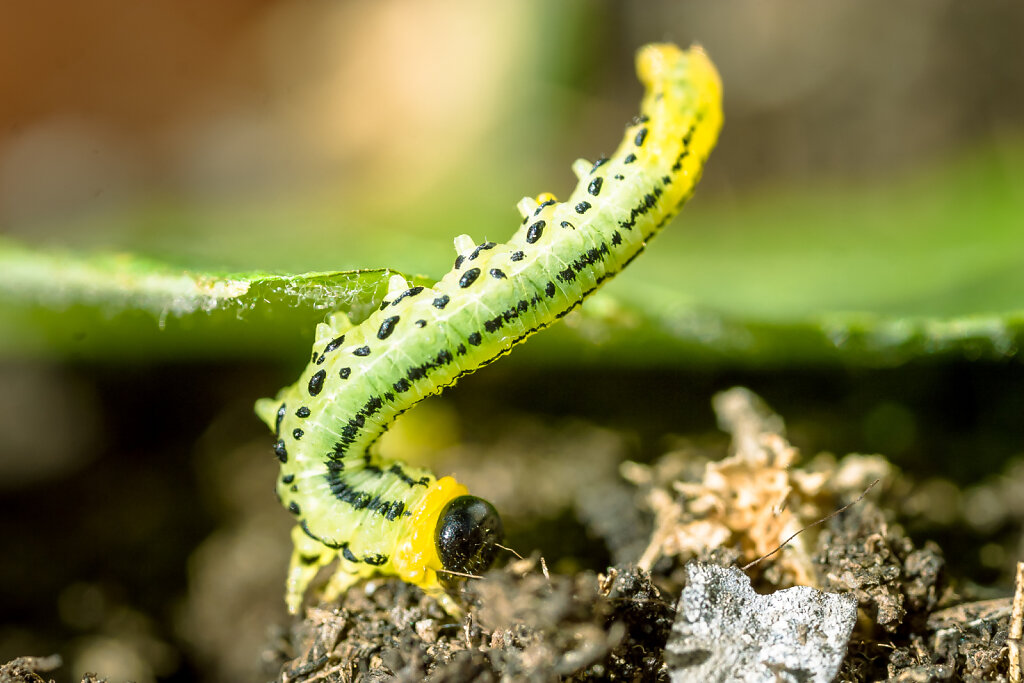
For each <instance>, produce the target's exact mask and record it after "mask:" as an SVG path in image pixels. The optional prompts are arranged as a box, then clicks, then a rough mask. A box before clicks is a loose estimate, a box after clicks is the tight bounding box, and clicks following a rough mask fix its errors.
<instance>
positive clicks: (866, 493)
mask: <svg viewBox="0 0 1024 683" xmlns="http://www.w3.org/2000/svg"><path fill="white" fill-rule="evenodd" d="M879 481H881V479H875V480H874V481H873V482H871V483H870V484H868V487H867V488H866V489H864V492H863V493H861V494H860V495H859V496H857V497H856V498H855V499H854V500H851V501H850V502H849V503H847V504H846V505H844V506H843V507H841V508H839V509H838V510H833V511H832V512H830V513H829V514H827V515H825V516H824V517H822V518H821V519H819V520H817V521H816V522H811V523H810V524H808V525H807V526H805V527H802V528H801V529H799V530H798V531H796V532H795V533H794V534H793V535H792V536H790V537H789V538H787V539H786V540H785V541H783V542H782V543H780V544H779V545H778V546H776V547H775V550H773V551H771V552H770V553H766V554H765V555H762V556H761V557H759V558H757V559H756V560H754V561H753V562H750V563H749V564H745V565H743V567H741V570H742V571H747V570H748V569H750V568H751V567H753V566H754V565H755V564H758V563H759V562H760V561H761V560H767V559H768V558H769V557H771V556H772V555H774V554H775V553H777V552H779V551H780V550H782V549H783V548H785V547H786V544H787V543H789V542H790V541H792V540H793V539H794V538H796V537H797V536H799V535H800V534H802V533H803V532H805V531H807V530H808V529H810V528H811V527H814V526H818V525H819V524H823V523H825V522H827V521H828V520H830V519H832V518H833V517H835V516H836V515H838V514H841V513H843V512H845V511H846V510H848V509H849V508H851V507H853V506H854V505H856V504H857V503H859V502H861V501H862V500H864V496H866V495H868V491H870V490H871V489H873V488H874V487H875V484H877V483H878V482H879Z"/></svg>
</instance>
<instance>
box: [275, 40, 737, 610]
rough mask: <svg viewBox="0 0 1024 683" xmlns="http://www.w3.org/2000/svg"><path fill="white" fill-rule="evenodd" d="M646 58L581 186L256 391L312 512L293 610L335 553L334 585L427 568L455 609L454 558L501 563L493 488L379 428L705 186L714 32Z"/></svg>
mask: <svg viewBox="0 0 1024 683" xmlns="http://www.w3.org/2000/svg"><path fill="white" fill-rule="evenodd" d="M637 71H638V74H639V76H640V80H641V81H642V82H643V84H644V86H645V95H644V99H643V102H642V103H641V116H640V118H639V119H637V123H635V124H633V125H632V126H629V127H628V128H627V129H626V135H625V137H624V139H623V142H622V144H621V145H620V146H619V149H618V151H617V152H616V153H615V154H614V155H612V156H611V157H609V158H607V159H602V160H600V161H598V162H597V163H595V164H591V163H590V162H588V161H584V160H582V159H581V160H579V161H577V162H576V163H575V164H573V171H574V172H575V174H576V176H577V177H578V178H579V181H580V182H579V185H578V186H577V187H576V189H575V190H574V191H573V193H572V195H571V196H570V197H569V199H568V200H567V201H566V202H564V203H559V202H557V201H556V200H555V198H554V197H553V196H552V195H550V194H543V195H541V196H539V197H537V198H535V199H530V198H526V199H523V200H522V201H521V202H520V203H519V207H518V208H519V211H520V213H521V215H522V216H523V222H522V225H521V226H520V228H519V230H518V231H517V232H516V233H515V234H514V235H512V237H511V239H510V240H509V241H508V242H507V243H504V244H498V243H495V242H484V243H482V244H479V245H477V244H476V243H475V242H474V241H473V240H472V239H470V238H469V237H468V236H467V235H461V236H459V237H457V238H456V239H455V248H456V252H457V253H458V258H457V259H456V261H455V266H454V268H453V269H452V271H451V272H449V273H448V274H447V275H445V276H444V277H443V278H441V280H439V281H438V282H437V283H436V284H435V285H434V286H433V287H431V288H424V287H410V286H409V283H407V282H405V281H404V280H403V279H402V278H401V277H395V278H392V281H391V283H390V287H389V291H388V294H387V296H386V297H385V299H384V302H383V303H382V304H381V306H380V310H379V311H378V312H376V313H374V314H372V315H370V316H369V318H367V319H366V320H364V321H363V322H362V323H361V324H359V325H355V326H353V325H352V324H351V323H350V322H349V320H348V318H347V317H346V316H345V315H344V314H341V313H335V314H333V315H331V316H330V317H329V318H328V320H327V322H326V323H322V324H321V325H319V326H318V327H317V331H316V340H315V342H314V345H313V348H314V353H313V359H312V360H311V361H310V363H309V365H308V366H307V368H306V369H305V370H304V371H303V373H302V375H301V376H300V378H299V380H298V381H297V382H296V383H295V384H293V385H291V386H289V387H286V388H285V389H282V390H281V391H280V392H279V394H278V396H277V397H276V398H275V399H273V400H271V399H262V400H261V401H259V402H258V403H257V404H256V412H257V414H258V415H259V416H260V418H261V419H262V420H263V421H264V422H266V424H267V425H268V426H269V427H270V428H271V429H272V430H274V433H275V435H276V438H277V439H278V440H277V441H276V442H275V444H274V452H275V454H276V455H277V457H278V459H279V460H280V461H281V477H280V479H279V481H278V487H277V493H278V496H279V498H280V499H281V502H282V503H283V504H284V505H285V507H287V508H288V509H289V510H290V511H291V512H292V514H293V515H294V516H295V517H296V518H297V524H296V526H295V528H294V529H293V531H292V540H293V542H294V545H295V551H294V553H293V555H292V560H291V564H290V567H289V571H288V581H287V594H286V601H287V603H288V608H289V609H290V610H291V611H292V612H296V611H298V608H299V606H300V605H301V603H302V596H303V594H304V592H305V590H306V587H307V586H308V585H309V582H310V581H311V580H312V579H313V577H314V576H315V575H316V573H317V571H318V570H319V569H320V567H322V566H324V565H326V564H329V563H330V562H332V561H334V560H335V559H336V558H338V560H339V567H338V569H337V571H336V572H335V574H334V576H333V577H332V579H331V580H330V582H329V584H328V587H327V590H326V591H325V597H326V598H328V599H330V598H332V597H334V596H336V595H338V594H340V593H341V592H342V591H344V590H345V589H347V588H348V587H349V586H350V585H352V584H353V583H354V582H356V581H357V580H359V579H360V578H361V577H366V576H370V575H373V574H385V575H394V576H399V577H401V578H402V579H404V580H405V581H408V582H410V583H413V584H415V585H417V586H420V587H421V588H423V589H424V590H426V591H427V592H429V593H431V594H432V595H434V596H436V597H437V598H438V599H440V600H441V602H442V605H443V606H444V607H445V608H446V609H448V610H449V611H455V610H457V606H456V605H455V603H454V602H452V601H451V599H450V598H449V597H448V596H447V595H446V594H445V588H446V587H450V586H451V585H452V581H451V579H450V578H448V577H452V576H453V574H451V572H461V573H466V572H469V573H474V572H478V571H481V570H482V569H484V568H486V566H487V565H489V564H490V562H491V560H492V559H493V557H494V555H495V553H496V548H495V544H496V543H498V542H500V538H501V534H502V525H501V519H500V517H499V516H498V513H497V511H496V510H495V509H494V508H493V507H492V506H491V505H490V503H487V502H486V501H484V500H481V499H479V498H476V497H474V496H470V495H468V491H467V490H466V488H465V487H464V486H462V485H461V484H459V483H457V482H456V481H455V480H454V479H453V478H451V477H442V478H440V479H438V478H436V477H435V476H434V475H433V474H432V473H431V472H428V471H427V470H424V469H420V468H416V467H412V466H409V465H406V464H404V463H399V462H387V461H383V460H382V459H381V458H380V457H378V456H377V455H375V454H374V452H373V450H372V446H373V445H374V443H375V442H376V441H377V439H378V438H379V437H380V436H381V434H382V433H383V432H384V431H385V430H386V429H387V428H388V426H389V425H390V424H391V422H392V420H394V419H395V417H396V416H397V415H399V414H400V413H402V412H404V411H406V410H408V409H409V408H410V407H412V406H413V405H414V404H416V403H417V402H419V401H421V400H422V399H423V398H425V397H427V396H430V395H432V394H437V393H440V392H441V391H442V390H443V389H444V387H447V386H451V385H452V384H454V383H455V382H456V381H457V380H458V379H459V378H460V377H461V376H463V375H465V374H467V373H470V372H473V371H474V370H476V369H478V368H480V367H483V366H484V365H487V364H489V363H491V362H493V361H494V360H496V359H498V358H500V357H501V356H503V355H505V354H506V353H508V352H509V350H510V349H511V348H512V347H513V346H514V345H515V344H517V343H519V342H521V341H522V340H524V339H526V338H527V337H529V336H530V335H531V334H533V333H535V332H537V331H538V330H540V329H543V328H545V327H547V326H548V325H551V324H552V323H554V322H556V321H557V320H558V319H559V318H561V317H563V316H564V315H566V314H567V313H568V312H569V311H571V310H572V309H573V308H575V307H576V306H578V305H579V304H580V303H581V302H582V301H583V299H584V298H585V297H586V296H587V295H589V294H590V293H591V292H593V291H594V290H595V289H596V288H597V287H598V286H600V285H601V284H602V283H603V282H605V281H606V280H608V279H609V278H610V277H612V276H613V275H615V274H616V273H617V272H619V271H620V270H621V269H622V268H624V267H625V266H626V265H627V264H629V263H630V262H631V261H632V260H633V259H634V258H636V256H637V255H639V254H640V252H641V251H643V249H644V248H645V246H646V242H647V240H649V239H650V238H651V237H653V236H654V235H655V234H657V232H658V231H659V230H660V229H661V228H662V227H663V226H664V225H665V224H666V223H667V222H668V221H669V220H670V219H671V218H672V217H673V216H674V215H675V213H676V212H677V211H678V210H679V209H680V208H681V207H682V205H683V204H684V203H685V202H686V200H687V199H689V197H690V196H691V195H692V193H693V191H694V188H695V186H696V184H697V182H698V180H699V179H700V175H701V171H702V169H703V166H704V162H705V161H706V160H707V157H708V155H709V154H710V153H711V149H712V148H713V147H714V144H715V141H716V140H717V137H718V131H719V128H720V127H721V123H722V112H721V85H720V82H719V78H718V74H717V72H716V71H715V68H714V66H713V65H712V64H711V61H710V60H709V59H708V58H707V56H706V55H705V54H704V52H703V51H702V50H701V49H700V48H692V49H690V50H689V51H685V52H684V51H682V50H679V49H678V48H677V47H675V46H674V45H648V46H646V47H644V48H642V49H641V50H640V51H639V53H638V55H637ZM599 168H600V169H603V170H602V175H600V176H596V175H594V174H595V172H596V171H597V170H598V169H599ZM609 178H613V179H614V183H613V182H611V181H610V180H608V179H609ZM570 219H571V220H570ZM548 226H559V228H556V229H552V228H550V227H548ZM470 263H471V264H472V267H470V268H469V269H467V270H465V271H463V270H462V268H463V266H466V265H467V264H470ZM481 273H488V274H489V275H490V277H485V278H481V277H480V275H481ZM556 282H557V283H558V285H556V284H555V283H556ZM421 293H422V294H424V296H419V295H420V294H421ZM385 309H386V310H385ZM403 321H414V322H415V324H408V323H407V322H403ZM316 349H322V351H320V352H319V353H317V352H316V351H315V350H316ZM288 405H291V406H300V407H298V408H297V409H296V410H294V411H293V412H289V411H288V410H287V408H286V406H288ZM446 572H448V573H446Z"/></svg>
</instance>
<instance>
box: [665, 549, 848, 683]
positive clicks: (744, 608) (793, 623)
mask: <svg viewBox="0 0 1024 683" xmlns="http://www.w3.org/2000/svg"><path fill="white" fill-rule="evenodd" d="M686 572H687V577H688V579H687V584H686V588H684V589H683V594H682V596H681V597H680V599H679V605H678V607H677V610H676V620H675V623H674V624H673V626H672V634H671V635H670V636H669V639H668V644H667V645H666V648H665V650H666V651H665V662H666V663H667V664H668V667H669V672H670V674H671V677H672V681H673V683H681V682H682V681H700V682H701V683H712V682H713V681H744V682H747V683H753V682H755V681H758V682H760V681H766V682H768V681H771V682H773V683H774V682H775V681H794V682H795V681H799V682H801V683H805V682H809V681H814V682H819V681H820V683H827V682H828V681H831V680H832V679H833V678H835V676H836V673H837V672H838V671H839V666H840V664H842V661H843V657H844V656H845V655H846V645H847V641H848V640H849V638H850V633H851V632H852V630H853V625H854V622H855V621H856V618H857V602H856V600H854V598H852V597H850V596H847V595H839V594H835V593H823V592H821V591H819V590H816V589H814V588H811V587H809V586H796V587H794V588H787V589H786V590H781V591H778V592H776V593H772V594H771V595H758V594H757V593H755V592H754V590H753V588H751V587H750V580H749V579H748V578H747V576H746V575H745V574H743V572H741V571H740V570H739V569H736V568H724V567H719V566H717V565H711V564H702V563H699V562H691V563H690V564H688V565H687V566H686Z"/></svg>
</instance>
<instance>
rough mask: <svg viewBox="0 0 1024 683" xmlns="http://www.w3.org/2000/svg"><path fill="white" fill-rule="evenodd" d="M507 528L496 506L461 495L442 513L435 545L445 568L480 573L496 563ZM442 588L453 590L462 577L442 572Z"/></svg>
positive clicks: (479, 499)
mask: <svg viewBox="0 0 1024 683" xmlns="http://www.w3.org/2000/svg"><path fill="white" fill-rule="evenodd" d="M504 534H505V528H504V527H503V526H502V524H501V517H500V516H499V515H498V511H497V510H495V509H494V506H493V505H491V504H490V503H488V502H487V501H486V500H484V499H483V498H477V497H476V496H459V497H458V498H454V499H452V500H451V501H450V502H449V503H448V504H447V505H445V506H444V508H443V509H442V510H441V515H440V517H438V520H437V528H436V529H435V530H434V543H435V544H436V546H437V554H438V555H439V556H440V558H441V564H442V565H443V566H444V568H445V569H447V570H449V571H453V572H460V573H463V574H479V573H480V572H482V571H484V570H485V569H487V568H488V567H490V566H491V563H492V562H494V557H495V555H497V553H498V546H497V545H495V544H496V543H501V541H502V538H503V537H504ZM439 578H440V580H441V583H442V585H444V586H445V587H446V588H448V587H451V586H452V585H453V584H454V582H455V580H457V578H458V577H456V576H454V575H452V574H446V573H444V572H441V574H440V576H439Z"/></svg>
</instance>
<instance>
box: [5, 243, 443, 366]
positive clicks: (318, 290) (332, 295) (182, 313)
mask: <svg viewBox="0 0 1024 683" xmlns="http://www.w3.org/2000/svg"><path fill="white" fill-rule="evenodd" d="M392 275H401V273H397V272H396V271H393V270H388V269H376V270H353V271H341V272H325V273H304V274H302V275H275V274H271V273H235V274H222V273H194V272H188V271H185V270H182V269H178V268H173V267H171V266H168V265H165V264H162V263H158V262H156V261H152V260H147V259H142V258H138V257H134V256H130V255H126V254H96V255H91V256H81V255H74V254H69V253H56V252H49V253H40V252H36V251H33V250H30V249H28V248H25V247H23V246H19V245H17V244H15V243H12V242H9V241H0V296H2V297H3V301H4V305H3V306H2V307H0V328H2V329H4V330H6V332H5V333H4V334H3V335H0V352H2V353H5V354H8V355H11V354H18V355H47V356H51V355H52V353H53V352H54V351H57V352H58V353H63V354H68V355H72V356H84V357H93V358H107V359H117V360H119V361H120V360H124V359H126V358H135V359H139V360H145V359H152V358H155V357H159V356H180V355H184V354H197V355H223V354H230V355H232V356H246V355H263V354H264V353H266V352H267V350H268V349H273V348H275V347H280V346H281V345H282V344H292V345H297V344H299V343H301V344H302V345H306V344H308V340H307V339H306V337H307V336H308V333H309V331H310V330H311V329H312V327H313V326H314V325H315V324H316V323H317V322H320V321H321V320H322V319H323V318H324V317H325V315H326V314H327V312H329V311H333V310H338V309H341V310H345V311H348V312H349V314H350V315H351V316H352V317H353V319H355V320H359V319H361V318H364V317H366V316H367V315H368V314H369V313H370V311H372V310H373V308H375V307H376V306H377V304H379V302H380V300H381V299H382V298H383V296H384V294H385V293H386V291H387V286H388V280H389V279H390V277H391V276H392ZM407 279H408V278H407ZM415 281H416V282H422V281H423V280H422V278H417V279H415Z"/></svg>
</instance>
